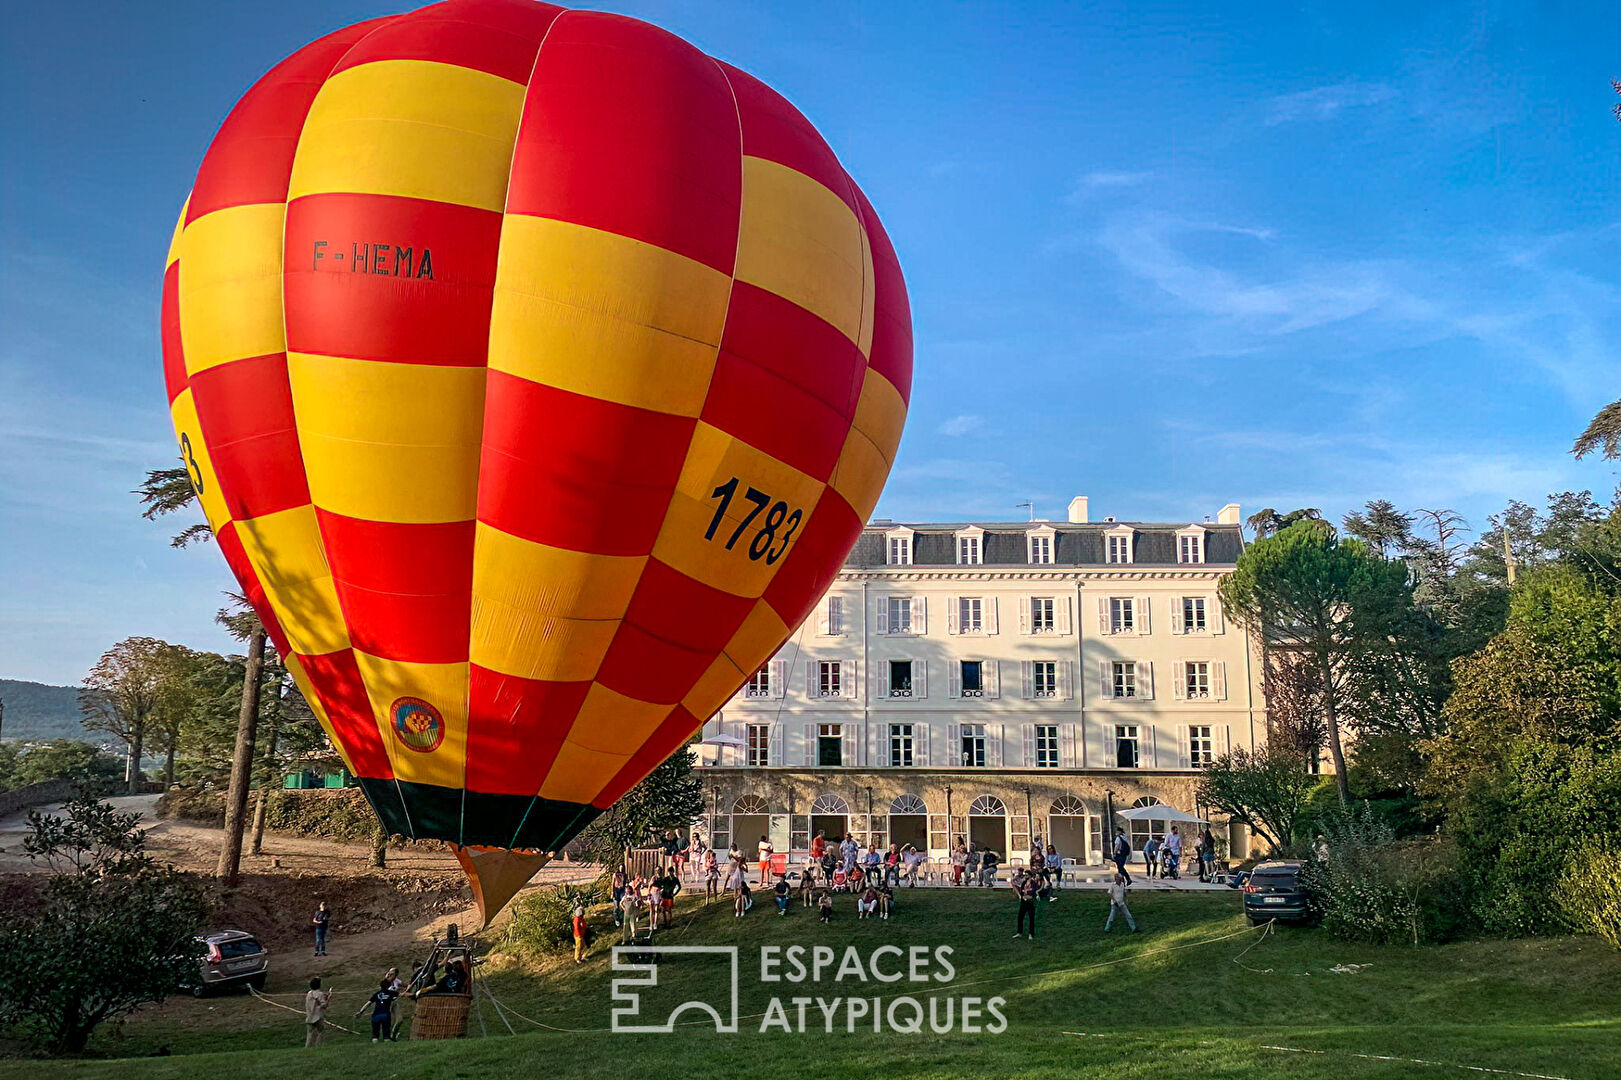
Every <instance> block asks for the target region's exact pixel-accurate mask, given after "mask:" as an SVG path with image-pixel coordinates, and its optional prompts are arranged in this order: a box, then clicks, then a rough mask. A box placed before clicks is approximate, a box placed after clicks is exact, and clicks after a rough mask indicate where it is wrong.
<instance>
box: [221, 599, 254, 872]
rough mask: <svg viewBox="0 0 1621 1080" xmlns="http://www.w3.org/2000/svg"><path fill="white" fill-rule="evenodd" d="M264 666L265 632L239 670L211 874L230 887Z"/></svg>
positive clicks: (238, 863)
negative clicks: (232, 744) (238, 705)
mask: <svg viewBox="0 0 1621 1080" xmlns="http://www.w3.org/2000/svg"><path fill="white" fill-rule="evenodd" d="M264 667H265V632H264V630H263V629H262V628H261V629H259V630H258V631H256V632H255V633H254V634H253V636H252V637H250V638H249V639H248V663H247V667H246V669H245V670H244V671H243V673H242V709H241V711H240V712H238V713H237V720H236V753H235V754H234V755H233V756H232V758H231V788H230V792H229V793H228V794H227V795H226V797H225V842H224V844H223V845H222V846H221V847H220V861H219V865H218V866H217V867H216V868H215V870H214V876H215V877H217V878H219V879H220V881H222V882H224V883H225V885H226V887H227V888H229V887H231V886H233V885H235V884H236V882H237V878H238V877H239V876H240V874H241V870H242V832H243V826H244V825H246V824H247V811H248V782H249V781H250V780H251V779H252V778H253V775H252V774H253V741H254V733H255V731H256V730H257V728H258V723H259V677H260V675H261V674H262V673H263V672H264Z"/></svg>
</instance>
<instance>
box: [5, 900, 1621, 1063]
mask: <svg viewBox="0 0 1621 1080" xmlns="http://www.w3.org/2000/svg"><path fill="white" fill-rule="evenodd" d="M1105 903H1106V902H1105V901H1104V900H1103V899H1102V894H1100V893H1097V892H1074V893H1068V894H1066V895H1064V896H1063V898H1062V899H1061V900H1060V901H1058V902H1057V903H1054V904H1043V905H1041V911H1040V916H1041V926H1040V936H1039V937H1038V939H1037V941H1036V942H1035V943H1033V944H1032V943H1030V942H1028V941H1023V940H1018V941H1015V940H1012V939H1011V937H1010V935H1011V931H1012V926H1011V923H1012V913H1013V902H1012V900H1011V898H1010V895H1009V894H1008V893H1007V892H1006V891H1005V890H1004V891H1001V892H997V893H980V892H977V891H976V892H967V891H952V890H938V891H933V890H931V891H923V890H920V891H919V892H918V893H916V894H912V893H904V894H903V896H902V908H901V910H900V911H898V912H897V914H896V916H895V918H894V919H893V920H891V921H890V922H888V923H883V922H873V921H868V922H857V921H856V920H855V919H854V918H853V917H852V915H851V911H850V907H851V905H850V902H849V901H848V900H845V901H844V902H843V904H841V910H840V912H839V918H838V919H837V920H836V921H835V922H834V923H833V924H832V925H831V926H822V925H819V924H818V923H817V922H816V921H815V918H814V916H813V915H810V914H807V913H804V912H800V911H795V912H794V913H793V914H792V915H790V916H788V917H785V918H779V917H777V916H776V915H775V914H773V913H770V912H768V911H767V910H766V907H767V904H765V903H762V904H760V905H758V906H757V907H756V908H755V910H754V911H753V912H751V913H750V914H749V915H748V916H747V917H746V918H743V919H736V918H733V917H732V915H731V913H730V910H729V906H725V905H717V906H716V907H714V908H710V909H707V910H706V909H705V908H704V907H703V906H702V904H701V901H700V902H695V903H692V904H690V905H689V904H688V903H687V902H686V901H683V905H682V909H681V910H680V911H679V912H678V916H679V917H678V921H677V926H676V927H675V928H674V929H672V930H671V931H668V932H666V933H665V934H663V935H661V937H662V939H663V940H662V941H661V944H682V945H691V944H727V945H738V946H741V947H742V957H743V973H742V998H741V1006H742V1008H741V1011H742V1013H743V1014H745V1015H749V1014H758V1013H760V1012H761V1011H763V1009H764V1007H765V1004H766V1001H767V999H768V998H769V997H770V996H772V995H773V994H777V995H781V996H782V997H783V998H785V999H786V998H788V997H790V996H792V995H794V994H796V993H798V994H809V995H815V994H820V995H822V996H823V997H824V998H831V997H833V996H835V995H839V994H847V995H848V994H858V995H861V996H866V997H869V998H870V997H872V996H874V995H882V996H885V997H892V996H896V995H898V994H904V993H911V994H916V993H917V990H918V988H916V987H912V986H909V985H908V984H907V983H904V982H903V983H899V984H894V985H892V986H876V985H875V984H871V983H867V984H860V983H853V982H851V981H849V980H846V981H845V982H844V983H839V984H836V983H833V982H832V981H831V974H825V975H824V980H823V981H822V982H821V983H820V984H819V985H817V986H815V987H812V988H809V989H807V988H805V987H794V986H788V985H770V986H766V985H762V984H760V983H759V982H758V979H757V976H758V970H757V966H756V965H757V962H758V961H757V956H758V948H759V947H760V946H762V945H786V944H794V943H800V944H830V945H834V946H836V947H837V948H838V949H840V950H841V951H842V949H843V948H844V947H845V946H846V945H854V946H856V947H857V948H858V949H859V950H860V952H861V953H862V955H863V956H867V955H870V954H871V952H872V950H873V949H875V948H877V947H878V946H880V945H884V944H895V945H899V946H902V947H903V948H904V947H906V946H910V945H926V946H930V947H931V948H932V947H934V946H938V945H946V944H949V945H951V946H952V947H953V948H954V950H955V951H954V953H953V955H952V957H951V960H952V962H953V964H954V966H955V968H956V976H955V980H954V981H953V982H952V983H951V984H949V985H948V986H946V987H945V988H944V989H943V990H942V991H941V993H943V994H946V995H953V994H955V995H959V996H966V995H972V994H977V995H986V996H988V995H992V994H999V995H1002V996H1003V997H1005V998H1006V1004H1005V1006H1003V1011H1004V1012H1005V1013H1006V1016H1007V1018H1008V1023H1009V1028H1008V1030H1007V1031H1006V1033H1004V1034H1000V1035H989V1034H975V1035H969V1034H962V1033H960V1032H958V1033H953V1034H948V1035H936V1034H933V1033H930V1032H929V1031H928V1029H927V1027H925V1029H924V1033H922V1034H917V1035H906V1034H898V1033H895V1032H891V1031H885V1032H884V1033H882V1034H873V1033H872V1031H871V1028H870V1026H868V1023H870V1021H869V1022H868V1023H863V1024H862V1025H861V1026H859V1027H858V1028H857V1031H856V1032H855V1033H854V1034H850V1033H847V1032H846V1031H845V1030H844V1027H843V1023H842V1017H841V1021H840V1023H839V1025H838V1027H836V1028H835V1032H834V1033H833V1034H827V1033H826V1032H824V1030H823V1027H822V1021H821V1020H820V1018H819V1014H818V1013H817V1012H816V1010H815V1009H814V1008H812V1009H811V1010H810V1017H809V1021H810V1025H809V1026H810V1029H811V1030H810V1033H805V1034H800V1033H792V1034H786V1033H782V1032H780V1031H774V1032H770V1033H766V1034H761V1033H760V1031H759V1030H758V1026H757V1025H758V1021H754V1022H748V1021H745V1022H744V1023H743V1025H742V1029H741V1031H740V1032H739V1033H738V1034H736V1035H726V1036H717V1034H716V1033H715V1032H714V1031H713V1030H712V1028H709V1027H707V1026H694V1027H688V1028H685V1029H683V1030H680V1031H678V1032H676V1033H675V1034H671V1035H620V1034H612V1033H609V1032H608V1031H606V1030H604V1029H606V1028H607V1026H608V1020H609V1015H610V1009H611V1007H612V1002H611V1001H610V996H609V994H610V992H609V985H608V984H609V980H610V978H611V973H610V971H609V961H608V959H607V948H606V942H602V943H599V945H598V949H597V954H596V955H595V956H594V957H593V958H592V959H591V960H590V962H588V963H587V964H586V965H584V966H583V967H580V968H576V967H575V966H574V965H573V963H572V962H571V961H568V960H567V959H558V960H555V961H553V960H548V961H547V962H546V963H544V964H542V965H540V966H539V968H538V969H536V968H533V967H531V968H521V967H520V966H519V965H518V964H516V963H515V962H513V961H509V960H508V961H499V960H498V961H494V962H492V963H491V964H490V965H488V966H487V969H486V979H487V985H488V986H489V987H490V988H491V989H492V991H493V992H494V993H495V994H496V995H497V996H498V997H499V998H500V999H501V1000H502V1001H503V1002H504V1003H505V1004H506V1005H508V1006H510V1007H511V1008H513V1009H515V1010H517V1011H518V1012H520V1013H523V1014H525V1015H526V1016H528V1017H530V1018H532V1019H534V1020H538V1021H541V1022H543V1023H545V1024H548V1025H551V1026H553V1027H557V1028H568V1029H579V1030H576V1031H571V1032H567V1033H564V1032H545V1031H538V1030H537V1029H535V1028H533V1027H531V1026H530V1025H528V1024H524V1023H522V1022H521V1021H518V1022H515V1023H516V1024H517V1026H518V1028H519V1031H520V1034H519V1035H518V1036H516V1037H513V1036H509V1035H507V1034H506V1030H505V1028H504V1027H501V1025H500V1022H499V1021H498V1020H497V1018H496V1017H495V1015H494V1013H493V1010H492V1009H491V1008H490V1007H489V1006H488V1005H485V1006H484V1007H483V1013H484V1019H485V1022H486V1024H487V1025H488V1026H489V1030H490V1035H489V1037H486V1038H470V1039H467V1040H464V1041H457V1042H454V1043H415V1044H406V1043H402V1044H399V1045H387V1044H384V1045H382V1046H373V1045H372V1044H371V1043H370V1042H369V1040H366V1039H356V1038H353V1037H351V1036H349V1035H345V1034H342V1033H337V1032H334V1033H332V1034H331V1035H330V1036H329V1038H328V1043H327V1045H326V1046H325V1047H323V1048H322V1049H321V1050H320V1051H319V1055H320V1056H319V1062H320V1064H319V1066H318V1067H316V1066H315V1064H314V1063H315V1061H316V1059H315V1058H312V1057H310V1056H309V1055H308V1053H306V1052H305V1051H304V1050H303V1049H302V1048H301V1046H300V1044H301V1042H302V1025H301V1023H300V1020H299V1017H297V1016H294V1015H292V1014H291V1013H286V1012H280V1011H278V1010H275V1009H272V1008H270V1007H268V1006H266V1005H264V1004H263V1003H262V1002H255V1001H252V1000H251V999H248V998H245V997H229V998H218V999H212V1000H210V1001H206V1002H193V1001H189V1000H187V1001H177V1002H172V1003H170V1004H168V1005H166V1006H164V1007H163V1008H162V1009H160V1010H151V1011H148V1012H146V1013H143V1014H140V1015H138V1016H136V1017H135V1018H132V1019H131V1020H130V1021H129V1022H128V1024H126V1025H125V1030H124V1031H123V1033H122V1036H121V1037H120V1038H117V1039H114V1038H110V1037H109V1038H103V1039H100V1040H99V1041H98V1042H97V1043H96V1044H94V1046H93V1050H95V1051H97V1052H99V1053H102V1054H114V1053H125V1054H150V1053H152V1052H153V1051H154V1050H155V1049H156V1048H157V1047H158V1046H160V1045H164V1046H168V1047H170V1048H171V1049H172V1051H173V1052H174V1054H175V1055H176V1056H172V1057H162V1058H146V1059H144V1060H128V1059H126V1060H116V1061H113V1060H107V1061H94V1060H90V1061H77V1062H63V1063H54V1064H42V1063H38V1062H29V1063H26V1064H25V1063H22V1062H13V1063H9V1065H8V1064H0V1076H13V1075H15V1076H19V1077H20V1076H29V1077H41V1076H43V1077H64V1078H74V1080H100V1078H109V1080H111V1078H116V1080H192V1078H205V1077H206V1078H209V1080H214V1078H217V1077H219V1076H225V1075H229V1076H232V1077H243V1078H260V1077H263V1078H271V1077H274V1078H277V1080H285V1078H286V1077H288V1076H295V1075H299V1074H303V1075H317V1074H318V1075H321V1076H340V1075H341V1076H362V1075H369V1074H373V1073H376V1074H377V1075H381V1076H388V1077H391V1078H393V1077H398V1078H401V1080H409V1078H417V1077H421V1078H428V1077H435V1078H437V1077H467V1078H477V1080H499V1078H509V1077H510V1078H522V1080H534V1077H535V1076H536V1070H537V1068H541V1069H544V1070H545V1080H571V1078H574V1077H601V1076H607V1075H613V1074H616V1073H620V1072H622V1071H623V1070H624V1069H626V1068H632V1069H635V1070H638V1071H648V1069H649V1067H651V1071H653V1072H654V1073H657V1074H669V1075H671V1076H676V1077H680V1078H682V1080H687V1078H693V1080H703V1078H708V1077H716V1078H720V1077H728V1078H729V1077H736V1076H741V1075H744V1074H745V1073H747V1072H761V1071H769V1072H771V1073H774V1074H775V1073H782V1072H788V1071H791V1072H792V1074H793V1075H794V1076H795V1077H796V1080H820V1078H828V1080H834V1078H837V1080H850V1078H852V1077H865V1076H891V1075H901V1076H906V1077H908V1078H932V1077H962V1076H997V1077H1009V1076H1017V1077H1043V1078H1044V1077H1054V1078H1057V1077H1109V1078H1111V1080H1114V1078H1123V1077H1151V1076H1154V1077H1157V1076H1170V1075H1178V1076H1198V1077H1218V1078H1219V1077H1240V1076H1242V1077H1246V1078H1256V1077H1307V1078H1332V1080H1361V1078H1369V1077H1415V1078H1426V1077H1454V1078H1456V1077H1462V1076H1466V1075H1480V1074H1479V1073H1478V1072H1476V1073H1472V1074H1471V1073H1467V1072H1465V1071H1464V1070H1462V1069H1460V1068H1459V1066H1475V1067H1477V1068H1478V1067H1484V1068H1485V1069H1488V1070H1490V1069H1496V1070H1507V1071H1508V1072H1509V1073H1510V1075H1512V1074H1514V1073H1521V1074H1541V1075H1551V1076H1557V1077H1569V1078H1572V1080H1602V1078H1611V1077H1616V1076H1621V1022H1618V1020H1617V1017H1618V1016H1621V978H1618V976H1621V953H1617V952H1616V950H1614V949H1611V948H1609V947H1608V946H1606V945H1604V944H1603V943H1601V942H1599V941H1596V940H1593V939H1584V938H1560V939H1550V940H1542V941H1512V942H1502V941H1478V942H1467V943H1462V944H1457V945H1449V946H1444V947H1439V948H1424V949H1404V948H1388V949H1375V948H1365V947H1358V946H1352V945H1347V944H1345V943H1343V942H1339V941H1337V940H1335V939H1332V938H1330V937H1328V936H1326V935H1324V934H1322V933H1321V932H1319V931H1311V930H1294V929H1279V930H1277V931H1275V932H1274V933H1272V934H1271V935H1270V936H1268V937H1266V938H1265V939H1264V940H1261V941H1260V944H1258V945H1256V947H1254V948H1253V949H1250V950H1249V951H1248V952H1247V953H1244V952H1243V950H1244V949H1245V948H1246V947H1247V946H1250V945H1251V944H1253V943H1255V942H1256V941H1257V940H1258V939H1260V937H1261V932H1260V931H1251V930H1248V929H1247V928H1246V926H1245V924H1244V921H1243V919H1242V918H1241V916H1240V915H1239V914H1238V908H1237V899H1236V897H1233V896H1224V895H1208V894H1206V895H1199V894H1186V893H1184V894H1170V893H1152V894H1140V895H1138V896H1137V897H1135V902H1134V905H1133V906H1134V909H1135V910H1136V911H1137V913H1138V918H1139V923H1140V924H1141V925H1142V926H1143V927H1144V929H1145V931H1146V932H1145V933H1142V934H1138V935H1122V934H1118V933H1116V934H1114V935H1110V936H1105V935H1104V934H1102V932H1101V930H1102V921H1103V915H1104V912H1105ZM1117 929H1118V927H1117ZM1223 937H1225V940H1219V941H1211V940H1210V939H1214V938H1223ZM1241 953H1243V955H1242V956H1240V954H1241ZM368 959H369V958H368ZM404 959H407V958H406V957H378V958H376V960H377V964H376V966H377V967H381V966H382V964H383V963H384V962H385V961H387V962H393V961H398V960H404ZM1235 959H1237V960H1238V962H1236V963H1235V962H1234V961H1235ZM313 963H314V961H310V960H303V959H302V958H300V961H299V962H295V961H294V960H293V958H291V957H283V958H281V963H280V970H279V971H278V978H277V982H276V983H274V984H273V985H272V989H273V990H282V991H287V992H289V993H291V992H294V991H296V987H295V986H294V985H293V984H294V982H295V981H296V980H299V979H302V978H305V977H306V976H307V971H306V965H309V964H313ZM1338 964H1367V965H1370V966H1369V967H1366V968H1364V969H1362V970H1361V971H1359V972H1356V973H1354V974H1336V973H1334V972H1332V971H1331V970H1330V969H1331V968H1333V967H1334V966H1335V965H1338ZM363 975H364V976H365V978H363V977H362V976H363ZM661 975H662V976H664V978H665V979H666V982H667V983H673V984H675V988H677V989H679V990H680V991H682V993H683V996H703V997H706V998H708V999H710V1000H715V999H717V998H724V996H725V993H724V988H723V979H722V978H721V974H720V970H719V969H718V968H717V967H716V966H715V965H714V964H709V965H707V966H706V965H705V964H704V963H701V962H693V963H685V962H683V963H681V964H680V965H679V967H678V966H677V965H675V964H670V965H666V966H665V967H664V968H662V969H661ZM370 977H372V969H370V968H368V969H367V970H366V971H365V972H361V971H358V970H357V971H355V972H353V973H352V974H340V976H339V977H338V978H337V979H336V983H337V985H339V986H340V987H342V988H343V990H344V991H345V994H346V996H340V999H339V1001H338V1003H337V1005H336V1007H335V1008H334V1010H333V1013H332V1015H333V1017H334V1018H335V1019H337V1020H338V1021H339V1022H340V1023H343V1024H345V1026H351V1027H355V1028H356V1029H357V1030H359V1023H360V1022H358V1021H349V1020H347V1019H345V1016H346V1014H348V1013H350V1012H353V1011H354V1009H355V1008H356V1007H357V1006H358V1005H359V1003H360V1001H361V1000H362V998H363V997H364V994H365V993H366V992H368V989H369V988H368V989H363V988H362V987H363V986H364V984H365V983H366V982H368V981H369V979H370ZM650 993H651V992H650ZM284 1000H286V1001H287V1002H288V1003H289V1004H296V1000H295V999H294V998H292V997H289V998H286V999H284ZM650 1000H651V997H650ZM677 1000H679V999H677ZM789 1011H790V1015H791V1014H792V1006H790V1007H789ZM473 1030H474V1032H475V1033H476V1032H477V1031H478V1025H477V1024H476V1023H475V1024H474V1025H473ZM497 1031H499V1032H500V1034H499V1036H497V1035H496V1032H497ZM1069 1032H1081V1033H1085V1034H1084V1035H1073V1034H1065V1033H1069ZM1269 1045H1270V1046H1284V1047H1295V1048H1300V1049H1303V1050H1310V1051H1318V1053H1309V1054H1305V1053H1286V1052H1282V1051H1278V1050H1271V1049H1265V1048H1264V1047H1266V1046H1269ZM270 1047H280V1048H282V1049H268V1048H270ZM207 1050H234V1051H239V1052H235V1053H230V1054H221V1053H204V1052H202V1051H207ZM240 1051H251V1052H240ZM1356 1054H1363V1055H1388V1056H1392V1057H1399V1058H1417V1059H1422V1060H1424V1061H1429V1062H1439V1063H1443V1064H1437V1065H1422V1064H1413V1063H1410V1062H1394V1061H1388V1060H1374V1059H1372V1058H1368V1057H1356V1056H1353V1055H1356ZM312 1068H316V1070H317V1071H316V1072H311V1070H312Z"/></svg>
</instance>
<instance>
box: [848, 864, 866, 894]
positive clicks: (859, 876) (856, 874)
mask: <svg viewBox="0 0 1621 1080" xmlns="http://www.w3.org/2000/svg"><path fill="white" fill-rule="evenodd" d="M866 886H867V875H866V873H865V872H863V871H862V869H861V866H860V865H859V864H857V865H856V866H852V867H850V891H851V892H852V893H858V894H859V893H860V892H861V890H862V889H864V888H866Z"/></svg>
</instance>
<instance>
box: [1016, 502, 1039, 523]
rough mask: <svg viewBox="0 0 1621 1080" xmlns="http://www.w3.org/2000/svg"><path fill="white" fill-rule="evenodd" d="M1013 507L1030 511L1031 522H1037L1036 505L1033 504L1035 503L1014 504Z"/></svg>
mask: <svg viewBox="0 0 1621 1080" xmlns="http://www.w3.org/2000/svg"><path fill="white" fill-rule="evenodd" d="M1013 506H1014V509H1020V508H1023V509H1025V510H1028V511H1030V520H1031V521H1034V520H1036V504H1035V503H1033V502H1022V503H1014V504H1013Z"/></svg>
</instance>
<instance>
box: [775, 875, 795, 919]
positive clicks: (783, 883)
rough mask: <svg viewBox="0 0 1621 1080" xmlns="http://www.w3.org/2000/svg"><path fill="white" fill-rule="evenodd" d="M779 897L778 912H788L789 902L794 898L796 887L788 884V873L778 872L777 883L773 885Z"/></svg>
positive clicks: (782, 913) (784, 913)
mask: <svg viewBox="0 0 1621 1080" xmlns="http://www.w3.org/2000/svg"><path fill="white" fill-rule="evenodd" d="M771 891H772V892H773V893H774V894H775V895H776V898H777V914H778V915H786V914H788V904H789V902H790V901H791V900H793V898H794V887H793V886H792V885H790V884H788V875H787V874H778V875H777V883H776V884H775V885H773V886H772V887H771Z"/></svg>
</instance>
